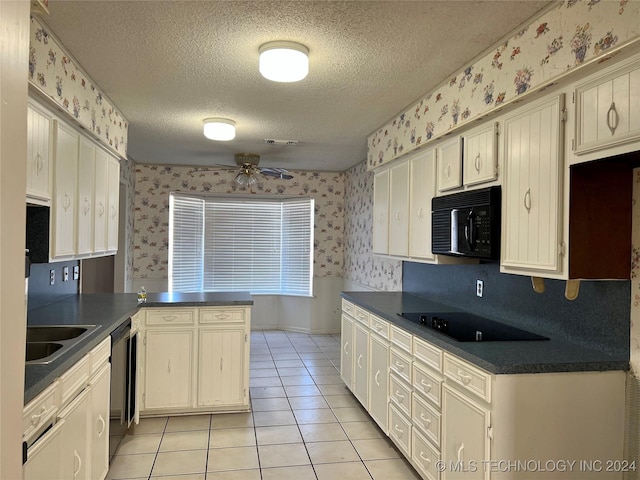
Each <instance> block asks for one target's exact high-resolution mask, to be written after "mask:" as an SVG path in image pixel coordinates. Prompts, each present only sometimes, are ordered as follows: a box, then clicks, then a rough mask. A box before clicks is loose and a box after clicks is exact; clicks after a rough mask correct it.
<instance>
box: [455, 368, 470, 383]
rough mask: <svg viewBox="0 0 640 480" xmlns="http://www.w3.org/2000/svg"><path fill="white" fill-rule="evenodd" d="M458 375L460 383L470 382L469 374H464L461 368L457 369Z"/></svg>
mask: <svg viewBox="0 0 640 480" xmlns="http://www.w3.org/2000/svg"><path fill="white" fill-rule="evenodd" d="M458 376H459V377H460V380H462V383H464V384H465V385H469V383H470V382H471V375H466V374H465V373H464V371H462V370H458Z"/></svg>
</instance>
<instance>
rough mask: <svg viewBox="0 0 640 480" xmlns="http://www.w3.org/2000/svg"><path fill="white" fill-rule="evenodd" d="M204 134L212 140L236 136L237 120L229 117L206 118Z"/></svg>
mask: <svg viewBox="0 0 640 480" xmlns="http://www.w3.org/2000/svg"><path fill="white" fill-rule="evenodd" d="M204 136H205V137H207V138H208V139H210V140H219V141H223V142H224V141H227V140H233V139H234V138H235V136H236V122H234V121H233V120H229V119H228V118H206V119H205V120H204Z"/></svg>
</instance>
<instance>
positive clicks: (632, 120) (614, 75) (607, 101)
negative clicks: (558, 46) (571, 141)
mask: <svg viewBox="0 0 640 480" xmlns="http://www.w3.org/2000/svg"><path fill="white" fill-rule="evenodd" d="M576 93H577V100H576V110H577V112H576V113H577V115H576V117H577V121H576V141H577V145H576V153H578V154H581V153H588V152H591V151H596V150H600V149H603V148H607V147H610V146H613V145H618V144H621V143H625V142H630V141H634V140H636V139H638V138H640V62H635V63H633V64H631V65H628V66H625V67H622V68H619V69H616V70H615V71H613V72H611V73H609V74H607V75H605V76H603V77H599V78H597V79H596V80H594V81H592V82H590V83H588V84H586V85H583V86H580V87H578V89H577V92H576Z"/></svg>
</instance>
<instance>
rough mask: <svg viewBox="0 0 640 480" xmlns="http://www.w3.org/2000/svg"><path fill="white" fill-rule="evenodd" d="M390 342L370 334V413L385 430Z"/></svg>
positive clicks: (385, 430) (386, 424)
mask: <svg viewBox="0 0 640 480" xmlns="http://www.w3.org/2000/svg"><path fill="white" fill-rule="evenodd" d="M388 402H389V344H388V343H387V342H385V341H384V340H382V339H380V338H378V337H377V336H376V335H369V414H370V415H371V417H372V418H373V419H374V420H375V421H376V422H377V424H378V425H379V426H380V428H381V429H382V431H383V432H385V433H387V428H388V421H387V418H388V417H387V415H388Z"/></svg>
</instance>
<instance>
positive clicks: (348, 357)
mask: <svg viewBox="0 0 640 480" xmlns="http://www.w3.org/2000/svg"><path fill="white" fill-rule="evenodd" d="M340 344H341V349H340V376H341V377H342V380H343V381H344V383H345V384H346V385H347V387H349V389H350V390H353V355H354V351H355V345H354V344H353V321H352V320H351V319H350V318H349V317H347V316H346V315H345V314H344V313H343V314H342V334H341V338H340Z"/></svg>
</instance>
